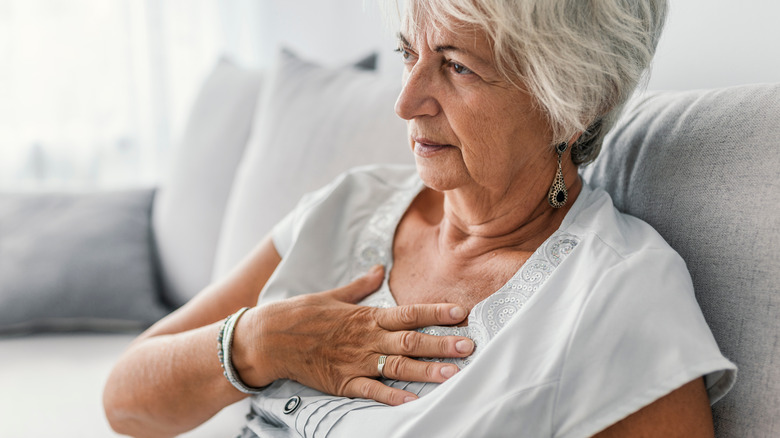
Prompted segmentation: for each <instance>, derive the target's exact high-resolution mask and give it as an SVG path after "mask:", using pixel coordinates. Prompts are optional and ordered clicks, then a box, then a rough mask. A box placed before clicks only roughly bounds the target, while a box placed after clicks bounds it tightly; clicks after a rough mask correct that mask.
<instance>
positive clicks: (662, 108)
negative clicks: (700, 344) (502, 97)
mask: <svg viewBox="0 0 780 438" xmlns="http://www.w3.org/2000/svg"><path fill="white" fill-rule="evenodd" d="M778 152H780V84H764V85H746V86H739V87H732V88H725V89H720V90H698V91H685V92H664V93H659V92H656V93H650V94H648V95H646V96H644V97H642V98H640V99H637V100H635V101H634V102H633V104H631V105H629V106H628V109H627V111H626V114H625V115H624V116H623V117H622V118H621V120H620V121H619V122H618V123H617V125H616V126H615V128H614V129H613V130H612V132H611V133H610V134H609V135H608V136H607V138H606V140H605V142H604V150H603V152H602V156H600V157H599V158H598V159H597V160H596V162H595V163H594V164H593V165H592V166H590V167H587V168H585V169H584V170H583V172H582V173H583V176H584V177H585V179H586V180H587V181H589V182H590V183H591V184H594V185H597V186H600V187H603V188H605V189H606V190H607V191H608V192H609V193H610V194H611V195H612V198H613V200H614V201H615V205H616V206H617V207H618V208H619V209H621V210H623V211H625V212H627V213H630V214H632V215H634V216H638V217H640V218H642V219H644V220H645V221H647V222H648V223H650V225H652V226H653V227H655V228H656V229H657V230H658V231H659V232H660V233H661V234H662V235H663V236H664V237H665V238H666V239H667V240H668V241H669V244H671V245H672V247H674V248H675V249H676V250H677V251H678V252H679V253H680V255H681V256H682V257H683V258H684V259H685V261H686V263H687V264H688V269H689V270H690V272H691V276H692V277H693V283H694V287H695V290H696V298H697V299H698V301H699V304H700V305H701V308H702V311H703V313H704V316H705V318H706V319H707V322H708V323H709V325H710V327H711V328H712V332H713V334H714V335H715V338H716V339H717V341H718V345H719V346H720V348H721V350H722V351H723V353H724V354H725V355H726V357H728V358H729V359H731V360H732V361H734V362H736V363H737V365H738V366H739V373H738V377H737V383H736V385H735V386H734V388H733V389H732V390H731V392H730V393H729V394H727V395H726V396H725V397H724V398H723V399H722V400H721V401H719V402H718V403H717V404H716V405H715V406H714V407H713V413H714V417H715V429H716V432H717V433H716V435H717V436H718V437H744V436H780V416H778V414H779V413H780V398H779V397H778V394H780V347H778V345H780V256H778V248H780V180H778V175H779V174H780V154H778Z"/></svg>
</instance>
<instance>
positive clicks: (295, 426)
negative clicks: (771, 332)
mask: <svg viewBox="0 0 780 438" xmlns="http://www.w3.org/2000/svg"><path fill="white" fill-rule="evenodd" d="M665 9H666V6H665V3H664V1H662V0H634V1H629V0H600V1H580V0H576V1H575V0H571V1H565V0H537V1H534V0H514V1H510V0H412V1H410V2H409V3H408V5H407V7H406V8H405V13H404V18H403V23H402V29H401V32H400V34H399V40H400V41H399V49H398V50H399V52H400V54H401V58H402V60H403V63H404V66H405V73H404V87H403V90H402V92H401V95H400V96H399V98H398V101H397V103H396V112H397V113H398V115H399V116H400V117H402V118H403V119H405V120H407V121H408V132H409V144H408V147H409V148H410V150H411V152H412V153H414V156H415V159H416V169H415V168H406V167H386V166H385V167H382V166H376V167H369V168H363V169H358V170H354V171H351V172H348V173H346V174H344V175H343V176H341V177H340V178H338V179H337V180H336V181H334V182H333V183H332V184H330V185H329V186H327V187H325V188H323V189H321V190H319V191H317V192H315V193H312V194H310V195H308V196H307V197H305V198H304V199H303V200H302V201H301V202H300V204H299V205H298V207H297V208H296V209H295V210H294V211H293V212H292V213H290V214H289V215H288V216H287V217H286V218H285V219H284V220H283V221H282V222H281V223H279V224H278V225H277V226H276V228H275V229H274V230H273V232H272V233H271V235H270V237H269V238H267V239H266V240H265V241H263V242H262V243H261V244H260V245H259V246H258V248H257V249H256V251H255V252H254V253H253V254H252V255H251V256H250V257H249V258H248V259H247V260H246V261H245V262H244V263H243V265H241V266H240V267H239V268H238V269H237V270H236V271H235V273H234V274H233V275H232V277H231V278H229V279H228V280H227V281H225V282H224V283H222V284H217V285H214V286H212V287H210V288H208V289H207V290H205V291H204V292H202V293H201V294H200V295H199V296H198V297H197V298H196V299H194V300H193V301H192V302H190V303H189V304H187V305H186V306H184V307H183V308H182V309H180V310H178V311H177V312H175V313H173V314H172V315H170V316H169V317H167V318H165V319H164V320H162V321H161V322H159V323H158V324H156V325H155V326H153V327H152V328H150V329H149V330H148V331H147V332H146V333H144V334H143V335H141V336H140V338H139V339H138V340H137V341H135V343H134V344H133V345H132V346H131V348H130V349H129V350H128V352H127V353H126V354H125V356H124V357H123V359H122V360H121V361H120V363H119V364H118V365H117V366H116V368H115V370H114V372H113V374H112V376H111V378H110V380H109V382H108V384H107V386H106V392H105V406H106V412H107V414H108V417H109V419H110V421H111V424H112V426H113V427H114V428H115V429H116V430H118V431H120V432H124V433H129V434H136V435H141V436H165V435H172V434H176V433H178V432H181V431H184V430H187V429H190V428H192V427H194V426H196V425H198V424H200V423H201V422H203V421H205V420H206V419H208V418H209V417H210V416H212V415H214V414H215V413H216V412H218V411H219V410H220V409H222V408H223V407H225V406H226V405H228V404H231V403H233V402H235V401H237V400H239V399H241V398H243V397H246V396H247V394H249V395H251V396H252V403H251V406H252V411H251V413H250V414H249V416H248V423H247V424H246V427H245V428H244V431H243V434H244V436H255V435H257V436H299V435H301V436H325V435H328V434H330V435H332V436H410V437H418V436H455V435H457V436H503V435H506V436H529V437H537V436H556V437H557V436H560V437H584V436H591V435H594V434H597V433H600V435H601V436H686V437H695V436H712V434H713V431H712V418H711V414H710V410H709V403H713V402H714V401H716V400H717V399H718V398H720V397H721V396H723V395H724V394H725V392H727V391H728V389H729V388H730V386H731V385H732V384H733V381H734V373H735V367H734V365H733V364H732V363H730V362H729V361H728V360H726V359H725V358H724V357H723V356H722V355H721V353H720V351H719V350H718V347H717V345H716V344H715V342H714V339H713V337H712V334H711V333H710V331H709V329H708V327H707V325H706V323H705V321H704V319H703V317H702V315H701V312H700V310H699V308H698V306H697V303H696V301H695V298H694V295H693V291H692V285H691V281H690V278H689V275H688V273H687V271H686V267H685V263H684V262H683V260H682V259H681V258H680V257H679V256H678V255H677V254H676V253H675V252H674V251H673V250H672V249H671V248H670V247H669V246H668V245H667V244H666V243H665V242H664V240H663V239H662V238H661V237H660V236H659V235H658V234H657V233H656V232H655V231H653V230H652V229H651V228H650V227H649V226H648V225H647V224H645V223H643V222H641V221H639V220H637V219H635V218H632V217H629V216H626V215H623V214H621V213H619V212H617V211H616V210H615V208H614V207H613V205H612V203H611V200H610V198H609V196H608V195H607V194H606V193H605V192H604V191H602V190H600V189H598V188H593V187H588V186H586V185H583V183H582V182H581V180H580V178H579V176H578V173H577V169H578V166H579V165H581V164H585V163H587V162H589V161H591V160H593V159H595V158H596V155H597V154H598V152H599V149H600V145H601V141H602V138H603V137H604V134H605V132H606V131H607V130H608V129H609V127H610V126H611V124H612V123H613V121H614V119H615V117H616V115H617V114H618V112H619V109H620V108H621V106H622V104H623V103H624V101H625V100H626V99H627V97H628V96H629V95H630V94H631V93H632V90H633V89H634V87H635V86H636V84H637V83H638V81H639V80H640V78H641V77H642V74H643V72H644V71H645V69H646V67H647V66H648V64H649V63H650V60H651V58H652V54H653V52H654V49H655V45H656V43H657V40H658V36H659V33H660V30H661V27H662V24H663V20H664V15H665ZM356 278H357V279H356ZM353 279H356V280H354V281H351V280H353ZM318 291H325V292H319V293H316V292H318ZM355 303H359V304H355ZM416 329H419V330H416ZM217 346H218V348H217ZM217 350H218V351H219V352H217ZM223 374H224V375H223Z"/></svg>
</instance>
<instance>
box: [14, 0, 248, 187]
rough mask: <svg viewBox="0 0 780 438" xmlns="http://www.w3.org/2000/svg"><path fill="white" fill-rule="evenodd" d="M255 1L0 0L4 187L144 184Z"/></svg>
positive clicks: (239, 35) (237, 46) (238, 43)
mask: <svg viewBox="0 0 780 438" xmlns="http://www.w3.org/2000/svg"><path fill="white" fill-rule="evenodd" d="M254 3H256V2H253V1H252V0H232V1H231V0H229V1H225V0H222V1H220V0H68V1H62V0H0V190H19V189H22V190H26V189H52V188H54V189H97V188H116V187H132V186H148V185H153V184H155V183H156V182H157V181H158V178H159V176H160V173H161V171H162V169H163V168H164V166H165V157H166V155H167V152H168V150H169V149H170V147H171V145H172V143H173V142H174V141H175V139H176V138H177V136H178V135H179V130H180V129H181V126H182V124H183V121H184V118H185V117H186V113H187V108H188V106H189V104H190V103H191V101H192V100H193V98H194V95H195V93H196V92H197V89H198V86H199V85H200V83H201V81H202V80H203V78H204V77H205V75H206V74H208V72H209V70H210V68H211V67H212V66H213V65H214V64H215V62H216V60H217V59H218V57H219V56H220V55H222V54H228V55H232V56H233V57H234V58H238V59H239V60H240V61H242V62H244V63H247V64H252V63H253V62H255V61H257V60H256V59H254V58H255V53H257V46H258V44H259V42H258V41H257V39H256V34H255V32H256V25H255V23H254V21H256V20H257V18H258V17H257V13H256V12H257V11H258V9H257V8H256V6H255V5H254Z"/></svg>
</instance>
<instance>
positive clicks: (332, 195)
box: [299, 164, 421, 207]
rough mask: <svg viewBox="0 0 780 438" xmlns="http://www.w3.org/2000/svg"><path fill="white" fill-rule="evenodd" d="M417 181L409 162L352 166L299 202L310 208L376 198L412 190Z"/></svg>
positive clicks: (417, 178) (418, 181)
mask: <svg viewBox="0 0 780 438" xmlns="http://www.w3.org/2000/svg"><path fill="white" fill-rule="evenodd" d="M420 184H421V182H420V178H419V177H418V176H417V171H416V169H415V167H414V166H413V165H405V164H372V165H367V166H359V167H353V168H351V169H349V170H347V171H345V172H343V173H341V174H339V175H338V176H337V177H336V178H334V179H333V180H332V181H331V182H330V183H329V184H326V185H325V186H323V187H322V188H320V189H318V190H315V191H313V192H310V193H307V194H306V195H304V196H303V198H302V199H301V204H304V205H308V206H310V207H311V206H314V205H316V204H320V203H323V202H331V203H339V202H344V200H345V199H346V198H360V199H364V198H365V199H368V200H371V199H373V200H377V201H378V200H381V199H382V195H386V194H388V193H391V192H397V191H403V190H410V189H415V188H417V187H419V185H420ZM299 207H300V205H299Z"/></svg>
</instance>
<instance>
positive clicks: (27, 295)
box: [0, 189, 167, 334]
mask: <svg viewBox="0 0 780 438" xmlns="http://www.w3.org/2000/svg"><path fill="white" fill-rule="evenodd" d="M153 197H154V191H153V190H151V189H148V190H133V191H122V192H104V193H89V194H8V193H0V333H5V334H7V333H20V332H36V331H48V330H57V331H61V330H124V329H139V328H143V327H146V326H148V325H149V324H151V323H152V322H154V321H156V320H157V319H159V318H160V317H162V316H163V315H165V313H166V312H167V309H166V308H165V307H164V306H163V304H162V303H161V301H160V298H159V293H158V286H157V284H158V281H157V278H156V272H155V268H154V266H155V265H154V256H153V252H152V245H151V226H150V218H151V205H152V199H153Z"/></svg>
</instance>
